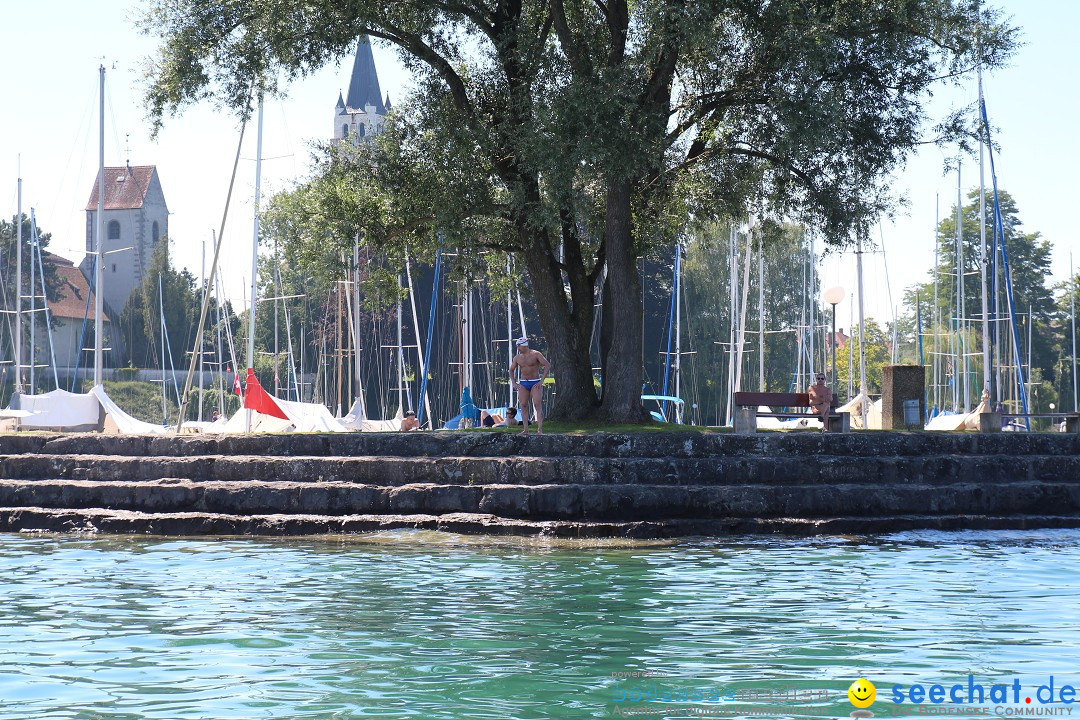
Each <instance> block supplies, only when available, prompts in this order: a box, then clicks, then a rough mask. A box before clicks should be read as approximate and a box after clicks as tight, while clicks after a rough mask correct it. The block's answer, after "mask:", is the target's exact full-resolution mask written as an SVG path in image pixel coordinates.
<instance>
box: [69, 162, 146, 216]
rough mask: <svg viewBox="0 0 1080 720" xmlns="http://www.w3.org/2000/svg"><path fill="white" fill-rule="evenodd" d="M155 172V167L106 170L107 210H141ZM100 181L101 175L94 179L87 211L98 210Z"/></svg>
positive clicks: (109, 168)
mask: <svg viewBox="0 0 1080 720" xmlns="http://www.w3.org/2000/svg"><path fill="white" fill-rule="evenodd" d="M155 172H156V167H155V166H154V165H135V166H131V165H128V166H126V167H107V168H105V209H106V210H133V209H135V208H141V207H142V205H143V200H145V199H146V192H147V190H149V189H150V180H151V178H153V176H154V173H155ZM100 180H101V177H100V175H99V176H98V177H97V178H95V179H94V189H93V190H92V191H91V192H90V200H89V201H88V202H87V203H86V209H87V210H97V205H98V192H99V189H98V188H99V187H100V186H99V185H98V183H99V182H100Z"/></svg>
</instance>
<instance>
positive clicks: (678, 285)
mask: <svg viewBox="0 0 1080 720" xmlns="http://www.w3.org/2000/svg"><path fill="white" fill-rule="evenodd" d="M681 329H682V243H681V242H676V243H675V397H682V395H680V394H679V392H680V389H681V385H682V383H681V380H682V377H681V370H682V332H681ZM681 407H682V406H681V405H679V404H678V403H675V407H674V409H673V410H674V411H673V412H672V415H674V416H675V423H676V424H681V423H682V410H681Z"/></svg>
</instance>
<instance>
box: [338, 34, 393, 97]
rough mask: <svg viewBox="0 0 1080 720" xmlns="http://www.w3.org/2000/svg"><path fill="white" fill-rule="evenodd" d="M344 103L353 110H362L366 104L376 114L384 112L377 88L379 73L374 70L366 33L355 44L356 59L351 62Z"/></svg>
mask: <svg viewBox="0 0 1080 720" xmlns="http://www.w3.org/2000/svg"><path fill="white" fill-rule="evenodd" d="M345 104H346V105H347V106H348V107H349V108H351V109H353V110H363V109H364V108H365V107H367V106H368V105H373V106H374V107H375V112H376V114H378V115H385V114H386V108H385V107H384V106H383V102H382V90H381V89H380V88H379V74H378V72H376V70H375V58H374V56H373V55H372V54H371V42H370V41H369V40H368V36H367V35H363V36H361V37H360V42H359V43H357V46H356V60H355V61H354V62H353V70H352V79H351V80H350V81H349V94H348V96H347V97H346V100H345Z"/></svg>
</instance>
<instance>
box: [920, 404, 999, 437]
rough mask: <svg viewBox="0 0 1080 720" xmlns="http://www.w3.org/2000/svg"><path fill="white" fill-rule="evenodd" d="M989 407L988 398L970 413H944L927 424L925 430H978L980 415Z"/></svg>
mask: <svg viewBox="0 0 1080 720" xmlns="http://www.w3.org/2000/svg"><path fill="white" fill-rule="evenodd" d="M988 407H989V405H988V403H987V401H986V400H983V401H982V402H980V403H979V404H978V405H977V406H976V407H975V409H974V410H972V411H971V412H969V413H942V414H941V415H938V416H937V417H936V418H934V419H933V420H931V421H930V422H928V423H927V424H926V427H925V428H924V429H925V430H978V429H979V415H981V414H982V413H984V412H986V409H987V408H988Z"/></svg>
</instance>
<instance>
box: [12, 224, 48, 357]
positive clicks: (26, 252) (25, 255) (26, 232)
mask: <svg viewBox="0 0 1080 720" xmlns="http://www.w3.org/2000/svg"><path fill="white" fill-rule="evenodd" d="M18 227H19V225H18V219H17V218H16V217H14V216H12V218H11V221H10V222H9V221H7V220H0V274H2V277H3V278H4V283H3V292H2V294H0V295H2V299H3V303H4V307H5V308H10V309H12V310H14V309H15V276H16V272H15V271H16V265H17V264H18V261H17V252H16V250H17V248H16V243H17V240H18ZM32 230H33V225H32V223H31V221H30V216H29V215H27V214H25V213H23V216H22V241H23V248H22V260H23V268H22V271H23V276H22V281H23V292H22V294H23V296H24V299H23V309H24V311H28V310H29V309H30V301H29V300H28V299H26V296H28V295H29V294H30V273H31V267H30V257H31V253H30V243H31V237H32ZM51 240H52V233H47V232H43V231H42V230H41V227H40V226H39V227H38V244H39V246H40V247H41V266H42V267H43V268H44V270H45V295H46V297H47V298H48V299H49V300H50V301H55V300H58V299H59V295H58V293H59V290H60V286H61V284H62V281H61V279H60V276H59V275H58V274H57V272H56V264H55V263H54V261H53V258H54V256H53V255H51V254H50V253H49V252H48V247H49V243H50V241H51ZM33 272H34V277H35V280H34V295H35V296H37V297H39V298H40V296H41V277H40V274H39V272H38V267H37V263H36V262H35V264H34V268H33ZM37 305H38V307H40V306H41V302H40V300H38V301H37ZM33 320H34V321H35V322H37V323H39V326H38V331H39V332H41V331H42V330H43V328H44V316H43V315H42V314H41V313H36V314H35V316H34V318H33ZM30 322H31V317H30V314H29V313H27V314H26V315H24V316H23V323H24V326H23V334H24V336H23V347H29V342H30ZM13 328H14V323H11V324H8V323H3V324H0V343H2V346H3V347H7V348H11V347H13V346H14V342H13V340H12V335H11V333H12V332H13ZM24 361H25V359H24Z"/></svg>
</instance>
